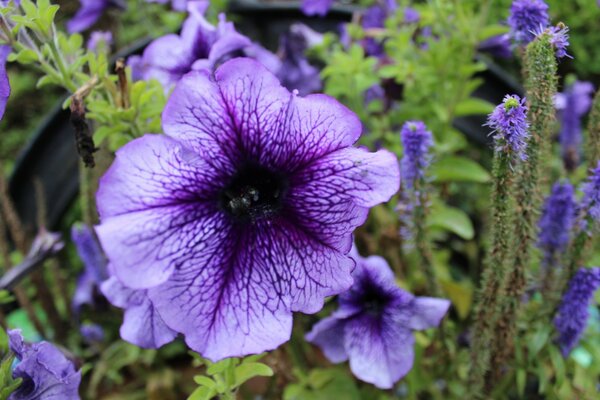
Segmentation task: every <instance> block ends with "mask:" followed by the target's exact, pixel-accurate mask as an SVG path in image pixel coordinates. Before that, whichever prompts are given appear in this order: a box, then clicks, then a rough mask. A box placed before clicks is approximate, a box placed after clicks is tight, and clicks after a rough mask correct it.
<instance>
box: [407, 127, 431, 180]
mask: <svg viewBox="0 0 600 400" xmlns="http://www.w3.org/2000/svg"><path fill="white" fill-rule="evenodd" d="M400 136H401V139H402V146H403V147H404V155H403V156H402V162H401V168H402V169H401V175H402V180H403V182H404V185H405V186H406V188H407V189H413V188H414V187H415V184H416V182H417V180H420V179H423V178H424V177H425V172H426V170H427V167H428V166H429V163H430V162H431V156H430V153H429V150H430V148H431V146H433V135H432V134H431V132H430V131H428V130H427V127H426V126H425V124H424V123H423V122H421V121H408V122H406V123H405V124H404V126H402V130H401V131H400Z"/></svg>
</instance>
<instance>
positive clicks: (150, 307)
mask: <svg viewBox="0 0 600 400" xmlns="http://www.w3.org/2000/svg"><path fill="white" fill-rule="evenodd" d="M100 289H101V290H102V293H103V294H104V296H106V298H107V299H108V301H109V302H110V303H111V304H112V305H114V306H115V307H119V308H122V309H124V310H125V313H124V316H123V324H122V325H121V329H120V334H121V338H123V340H126V341H128V342H129V343H133V344H135V345H136V346H139V347H142V348H145V349H157V348H159V347H161V346H163V345H165V344H167V343H169V342H171V341H173V339H175V337H177V332H175V331H174V330H172V329H171V328H169V327H168V326H167V324H166V323H165V321H164V320H163V319H162V317H161V315H160V313H159V311H158V310H157V309H156V307H154V304H153V303H152V300H150V298H149V297H148V291H147V290H133V289H129V288H127V287H125V286H123V284H122V283H121V282H119V280H118V279H117V278H116V277H115V276H111V277H110V278H109V279H108V280H107V281H105V282H103V283H102V285H101V287H100Z"/></svg>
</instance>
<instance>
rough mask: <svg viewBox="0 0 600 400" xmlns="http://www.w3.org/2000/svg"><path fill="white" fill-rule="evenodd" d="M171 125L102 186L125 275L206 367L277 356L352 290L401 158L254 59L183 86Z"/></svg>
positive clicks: (135, 146)
mask: <svg viewBox="0 0 600 400" xmlns="http://www.w3.org/2000/svg"><path fill="white" fill-rule="evenodd" d="M163 128H164V131H165V133H166V135H146V136H144V137H142V138H140V139H136V140H134V141H132V142H130V143H129V144H128V145H126V146H125V147H123V148H122V149H121V150H119V151H118V152H117V157H116V160H115V162H114V163H113V165H112V166H111V168H110V169H109V171H108V172H107V173H106V175H105V176H104V177H103V179H102V181H101V185H100V189H99V191H98V195H97V202H98V209H99V212H100V217H101V224H100V225H99V226H98V227H97V232H98V236H99V238H100V241H101V242H102V245H103V247H104V250H105V251H106V253H107V256H108V258H109V259H110V261H111V265H112V268H113V270H114V273H115V276H116V278H117V279H119V281H120V282H121V283H122V284H124V285H125V286H127V287H129V288H131V289H144V290H146V295H147V296H148V298H149V300H150V302H151V303H152V305H153V306H154V307H155V308H156V310H157V312H158V313H159V314H160V316H161V317H162V319H163V320H164V322H165V323H166V325H167V326H168V327H169V328H170V329H172V330H174V331H176V332H180V333H182V334H183V335H184V336H185V339H186V342H187V343H188V345H189V346H190V347H191V348H192V349H194V350H195V351H197V352H199V353H201V354H202V355H203V356H204V357H207V358H209V359H211V360H219V359H222V358H225V357H231V356H243V355H246V354H251V353H260V352H263V351H265V350H270V349H273V348H275V347H277V346H278V345H280V344H282V343H283V342H285V341H287V340H288V339H289V337H290V334H291V327H292V312H295V311H300V312H305V313H314V312H317V311H318V310H320V309H321V308H322V306H323V300H324V298H325V297H326V296H330V295H334V294H338V293H341V292H343V291H345V290H346V289H348V288H349V287H350V286H351V284H352V276H351V271H352V269H353V268H354V261H353V260H352V259H351V258H350V257H349V256H348V252H349V251H350V248H351V243H352V238H351V235H352V232H353V231H354V229H356V227H358V226H359V225H361V224H362V223H363V222H364V221H365V219H366V217H367V213H368V209H369V207H372V206H374V205H376V204H379V203H382V202H385V201H387V200H389V198H390V197H391V196H392V195H393V194H394V193H395V192H396V191H397V190H398V186H399V171H398V161H397V159H396V157H395V156H394V155H393V154H391V153H389V152H387V151H384V150H381V151H378V152H377V153H369V152H367V151H365V150H362V149H358V148H355V147H352V145H353V144H354V143H355V142H356V141H357V140H358V138H359V136H360V134H361V124H360V121H359V120H358V118H357V117H356V115H355V114H354V113H352V112H351V111H350V110H348V109H347V108H346V107H344V106H343V105H341V104H340V103H338V102H337V101H336V100H334V99H333V98H331V97H328V96H325V95H310V96H307V97H300V96H298V95H297V94H296V92H293V93H290V92H289V91H288V90H287V89H285V88H283V87H282V86H281V84H280V83H279V81H278V80H277V78H276V77H275V76H274V75H273V74H272V73H270V72H269V71H268V70H267V69H266V68H265V67H263V66H262V65H261V64H259V63H258V62H256V61H253V60H250V59H247V58H238V59H234V60H230V61H228V62H226V63H224V64H223V65H222V66H221V67H219V68H218V69H217V70H216V71H215V73H214V74H211V73H210V72H208V71H206V70H203V71H194V72H191V73H189V74H188V75H186V76H184V77H183V79H182V80H181V81H180V82H179V83H178V84H177V86H176V88H175V90H174V92H173V94H172V96H171V97H170V100H169V102H168V103H167V106H166V108H165V110H164V113H163Z"/></svg>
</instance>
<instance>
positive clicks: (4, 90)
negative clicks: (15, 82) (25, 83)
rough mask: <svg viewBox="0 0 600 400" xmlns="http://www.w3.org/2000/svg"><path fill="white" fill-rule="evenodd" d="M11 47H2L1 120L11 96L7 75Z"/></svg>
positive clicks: (0, 49) (0, 79)
mask: <svg viewBox="0 0 600 400" xmlns="http://www.w3.org/2000/svg"><path fill="white" fill-rule="evenodd" d="M10 51H11V47H10V46H0V120H1V119H2V117H3V116H4V110H5V109H6V102H7V101H8V96H10V82H9V81H8V74H7V73H6V59H7V58H8V55H9V54H10Z"/></svg>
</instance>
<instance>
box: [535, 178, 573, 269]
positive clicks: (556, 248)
mask: <svg viewBox="0 0 600 400" xmlns="http://www.w3.org/2000/svg"><path fill="white" fill-rule="evenodd" d="M575 207H576V204H575V197H574V190H573V186H572V185H571V184H570V183H569V182H565V183H556V184H554V186H553V187H552V193H551V194H550V196H548V197H547V198H546V201H545V203H544V207H543V211H542V217H541V218H540V221H539V223H538V227H539V229H540V234H539V239H538V247H539V248H540V249H541V250H542V251H543V252H544V261H545V262H546V264H548V263H550V262H551V261H552V259H553V258H554V255H555V254H562V253H563V252H564V251H565V249H566V247H567V245H568V244H569V237H570V232H571V228H572V227H573V223H574V221H575Z"/></svg>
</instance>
